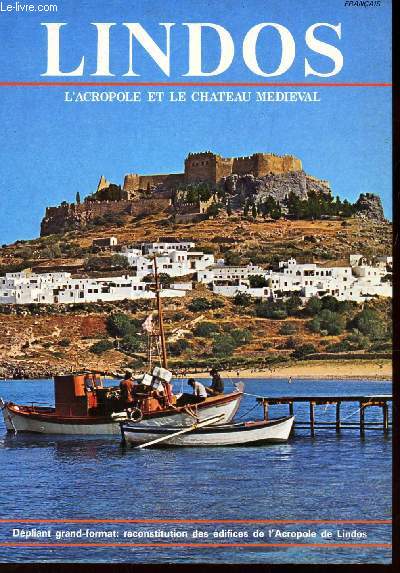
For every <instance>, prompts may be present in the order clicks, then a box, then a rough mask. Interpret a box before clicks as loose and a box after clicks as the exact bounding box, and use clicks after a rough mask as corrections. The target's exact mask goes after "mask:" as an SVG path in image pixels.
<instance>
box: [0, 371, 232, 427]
mask: <svg viewBox="0 0 400 573" xmlns="http://www.w3.org/2000/svg"><path fill="white" fill-rule="evenodd" d="M87 377H88V375H87V374H85V375H83V374H72V375H66V376H56V377H55V378H54V386H55V397H56V400H55V407H54V408H53V407H46V406H39V405H37V404H30V405H20V404H14V403H12V402H4V400H3V399H1V398H0V407H1V409H2V411H3V417H4V422H5V425H6V428H7V431H9V432H36V433H40V434H85V435H97V434H114V435H118V434H119V432H120V428H119V422H120V421H122V420H128V419H129V417H128V414H127V412H126V411H125V410H123V409H122V408H123V406H122V405H121V400H120V397H119V387H118V386H117V387H103V386H100V385H98V386H97V387H95V388H94V389H93V390H91V391H89V390H87V386H86V383H85V382H87ZM238 386H239V387H238V388H237V389H236V390H235V391H234V392H231V393H229V394H220V395H218V396H209V397H207V398H206V399H205V400H204V401H202V402H200V403H197V404H193V403H192V402H191V401H190V399H191V398H192V396H191V395H189V394H187V395H185V394H182V395H181V396H178V398H177V400H176V403H175V404H171V405H165V403H163V402H162V401H161V400H160V399H159V398H155V397H152V396H148V397H146V398H143V400H141V401H138V402H137V406H136V407H135V409H134V410H133V412H132V415H133V417H134V419H136V420H141V421H140V424H143V426H146V427H149V426H163V425H171V424H172V425H174V424H175V425H179V426H191V425H192V424H193V420H200V421H201V420H204V419H206V418H208V417H209V416H214V415H221V416H222V418H221V423H226V422H229V421H230V420H232V419H233V417H234V416H235V414H236V411H237V409H238V408H239V404H240V400H241V398H242V396H243V392H242V389H241V388H240V385H238ZM186 400H187V402H186Z"/></svg>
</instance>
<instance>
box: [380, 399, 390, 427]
mask: <svg viewBox="0 0 400 573" xmlns="http://www.w3.org/2000/svg"><path fill="white" fill-rule="evenodd" d="M382 415H383V431H384V432H385V434H387V433H388V432H389V408H388V404H387V402H384V404H383V405H382Z"/></svg>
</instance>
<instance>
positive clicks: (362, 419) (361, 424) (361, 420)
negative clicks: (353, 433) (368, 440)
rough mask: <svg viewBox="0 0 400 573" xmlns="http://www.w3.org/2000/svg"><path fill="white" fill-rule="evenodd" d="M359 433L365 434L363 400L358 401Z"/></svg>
mask: <svg viewBox="0 0 400 573" xmlns="http://www.w3.org/2000/svg"><path fill="white" fill-rule="evenodd" d="M360 434H361V435H362V436H363V435H364V434H365V408H364V404H363V402H360Z"/></svg>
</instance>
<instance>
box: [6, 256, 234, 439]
mask: <svg viewBox="0 0 400 573" xmlns="http://www.w3.org/2000/svg"><path fill="white" fill-rule="evenodd" d="M154 274H155V292H156V301H157V310H158V330H155V331H153V329H151V332H149V333H148V336H149V344H148V346H149V348H150V349H151V340H156V343H157V344H156V346H157V348H158V349H159V351H158V358H159V361H160V366H155V367H154V368H151V369H150V371H149V372H147V373H144V374H143V375H141V376H140V377H139V378H138V379H137V380H136V382H137V384H135V385H134V386H133V390H132V393H133V406H134V407H133V408H131V409H126V408H125V405H124V401H123V400H122V397H121V390H120V387H119V386H111V387H110V386H105V385H104V383H103V380H102V377H101V373H99V372H93V371H86V372H85V371H84V372H78V373H73V374H66V375H60V376H55V377H54V395H55V406H54V407H53V406H44V405H40V404H36V403H31V404H30V405H20V404H15V403H13V402H6V401H4V400H3V399H2V398H0V408H1V409H2V412H3V417H4V422H5V425H6V428H7V430H8V431H10V432H36V433H41V434H74V435H75V434H84V435H97V434H116V435H117V434H119V432H120V427H119V422H121V421H124V420H128V419H133V420H134V421H136V422H140V424H141V425H143V426H146V427H149V426H151V427H153V426H155V427H158V426H165V425H166V426H171V425H172V426H181V427H189V426H192V425H193V423H194V421H196V422H201V421H203V420H205V419H208V418H210V417H215V418H216V422H215V423H221V424H226V423H228V422H230V421H231V420H232V419H233V417H234V416H235V414H236V412H237V410H238V408H239V405H240V401H241V398H242V396H243V384H240V383H239V384H236V385H235V389H234V391H233V392H230V393H227V394H223V393H222V394H217V395H210V396H207V397H206V398H204V399H201V400H197V399H194V396H192V395H191V394H185V393H181V394H179V395H175V394H174V393H173V391H172V384H171V380H172V376H173V374H172V372H171V371H170V370H168V365H167V352H166V340H165V333H164V326H163V315H162V305H161V296H160V283H159V277H158V272H157V263H156V258H155V259H154ZM145 322H146V321H145ZM149 330H150V329H149ZM151 364H152V353H151V350H150V352H149V366H151Z"/></svg>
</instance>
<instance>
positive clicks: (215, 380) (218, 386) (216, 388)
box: [206, 368, 224, 396]
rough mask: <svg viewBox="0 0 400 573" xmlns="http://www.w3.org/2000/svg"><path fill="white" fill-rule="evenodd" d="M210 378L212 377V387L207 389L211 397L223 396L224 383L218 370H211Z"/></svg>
mask: <svg viewBox="0 0 400 573" xmlns="http://www.w3.org/2000/svg"><path fill="white" fill-rule="evenodd" d="M210 376H211V386H208V387H207V388H206V391H207V393H208V394H210V395H211V396H216V395H217V394H223V393H224V382H223V380H222V378H221V376H220V373H219V372H218V370H217V369H216V368H212V369H211V370H210Z"/></svg>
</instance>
